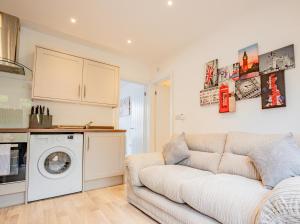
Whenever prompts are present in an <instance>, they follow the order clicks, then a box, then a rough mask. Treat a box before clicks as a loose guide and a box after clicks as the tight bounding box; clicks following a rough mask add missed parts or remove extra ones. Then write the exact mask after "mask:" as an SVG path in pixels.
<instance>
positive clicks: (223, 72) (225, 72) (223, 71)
mask: <svg viewBox="0 0 300 224" xmlns="http://www.w3.org/2000/svg"><path fill="white" fill-rule="evenodd" d="M218 72H219V78H218V82H219V83H222V82H225V81H226V80H228V79H230V77H231V73H232V67H231V66H225V67H222V68H220V69H218Z"/></svg>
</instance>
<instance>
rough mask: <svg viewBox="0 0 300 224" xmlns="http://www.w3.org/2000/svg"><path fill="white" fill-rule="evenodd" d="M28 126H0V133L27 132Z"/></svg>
mask: <svg viewBox="0 0 300 224" xmlns="http://www.w3.org/2000/svg"><path fill="white" fill-rule="evenodd" d="M27 132H28V128H0V133H27Z"/></svg>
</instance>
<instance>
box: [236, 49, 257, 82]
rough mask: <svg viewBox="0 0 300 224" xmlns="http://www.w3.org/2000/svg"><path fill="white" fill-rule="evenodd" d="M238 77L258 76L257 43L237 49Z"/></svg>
mask: <svg viewBox="0 0 300 224" xmlns="http://www.w3.org/2000/svg"><path fill="white" fill-rule="evenodd" d="M239 64H240V69H239V73H240V79H250V78H253V77H256V76H259V59H258V44H253V45H250V46H248V47H246V48H243V49H240V50H239Z"/></svg>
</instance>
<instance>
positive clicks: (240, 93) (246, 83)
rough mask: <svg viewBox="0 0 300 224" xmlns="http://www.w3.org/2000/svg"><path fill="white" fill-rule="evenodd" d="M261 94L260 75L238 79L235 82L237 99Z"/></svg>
mask: <svg viewBox="0 0 300 224" xmlns="http://www.w3.org/2000/svg"><path fill="white" fill-rule="evenodd" d="M260 94H261V85H260V77H254V78H251V79H245V80H238V81H236V83H235V97H236V100H244V99H251V98H256V97H259V96H260Z"/></svg>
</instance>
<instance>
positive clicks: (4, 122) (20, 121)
mask: <svg viewBox="0 0 300 224" xmlns="http://www.w3.org/2000/svg"><path fill="white" fill-rule="evenodd" d="M0 127H1V128H20V127H24V115H23V110H21V109H9V108H0Z"/></svg>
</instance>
